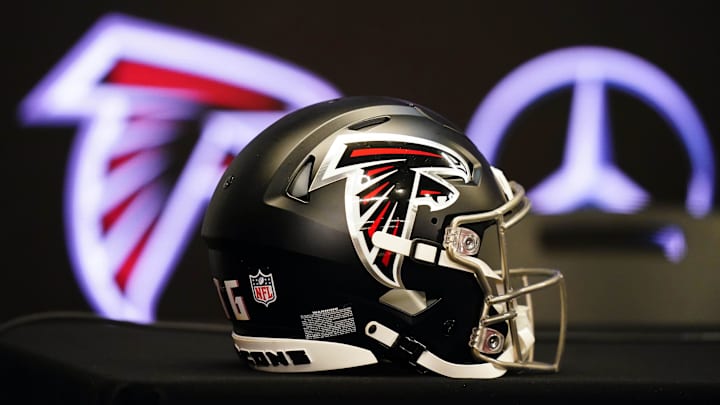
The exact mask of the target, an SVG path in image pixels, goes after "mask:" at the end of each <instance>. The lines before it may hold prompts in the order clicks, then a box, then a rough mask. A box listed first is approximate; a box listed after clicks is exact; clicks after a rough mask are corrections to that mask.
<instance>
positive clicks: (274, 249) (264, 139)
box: [202, 97, 565, 378]
mask: <svg viewBox="0 0 720 405" xmlns="http://www.w3.org/2000/svg"><path fill="white" fill-rule="evenodd" d="M229 177H232V178H233V181H232V182H226V181H224V180H225V179H226V178H229ZM529 208H530V203H529V201H528V199H527V198H526V197H525V194H524V190H523V188H522V187H521V186H520V185H518V184H517V183H514V182H511V181H508V180H507V179H506V178H505V176H504V174H503V173H502V172H501V171H500V170H499V169H497V168H495V167H492V166H491V165H490V164H489V163H488V162H487V160H486V159H485V158H484V156H483V155H482V154H481V153H480V152H479V151H478V150H477V149H476V148H475V146H474V145H473V144H472V142H470V140H469V139H468V138H467V137H465V136H464V135H463V134H461V133H459V132H458V131H457V130H455V129H454V128H453V127H452V124H450V123H449V122H447V121H446V120H445V119H444V118H442V117H441V116H440V115H439V114H436V113H434V112H429V111H428V110H426V109H423V108H421V107H418V106H415V105H413V104H412V103H408V102H406V101H403V100H398V99H391V98H384V97H347V98H342V99H338V100H331V101H328V102H325V103H319V104H316V105H313V106H309V107H306V108H304V109H301V110H299V111H296V112H295V113H291V114H289V115H288V116H286V117H284V118H282V119H280V120H279V121H278V122H277V123H276V124H274V125H271V126H270V127H268V128H267V129H266V130H265V131H263V132H262V133H261V134H259V135H258V136H257V137H256V138H255V139H254V140H253V141H252V142H251V143H250V144H249V145H248V146H247V147H246V148H245V149H244V150H243V151H241V152H240V153H239V154H238V155H237V156H236V157H235V159H234V160H233V162H232V163H231V164H230V166H229V167H228V168H227V170H226V173H225V175H224V176H223V178H222V179H221V181H220V183H219V184H218V186H217V188H216V190H215V193H214V194H213V196H212V199H211V201H210V204H209V206H208V209H207V211H206V214H205V218H204V221H203V227H202V236H203V238H204V239H205V240H206V242H207V246H208V248H209V256H210V268H211V274H212V277H213V280H214V283H215V286H216V288H217V290H218V293H219V297H220V300H221V304H222V307H223V309H224V311H225V314H226V315H227V317H228V319H229V320H230V321H232V323H233V329H234V331H233V340H234V343H235V348H236V350H237V351H238V352H239V353H240V354H241V357H242V358H244V359H245V360H246V361H247V363H248V364H249V365H250V366H251V367H253V368H256V369H259V370H264V371H271V372H307V371H321V370H337V369H344V368H349V367H358V366H364V365H371V364H377V363H382V362H385V361H387V360H390V361H393V362H400V363H407V364H409V365H411V366H413V367H416V368H419V369H422V370H430V371H433V372H435V373H438V374H441V375H446V376H449V377H458V378H494V377H498V376H500V375H502V374H504V373H505V372H506V371H507V370H514V369H529V370H536V371H556V370H557V369H558V367H559V362H560V358H561V355H562V350H563V344H564V330H565V302H564V296H565V293H564V283H563V281H562V275H561V274H560V273H559V272H557V271H554V270H547V269H511V268H510V266H509V263H508V252H507V251H506V248H505V232H506V230H508V229H509V228H510V227H512V226H513V225H515V224H516V223H517V222H519V221H520V220H521V218H522V217H523V216H524V215H526V214H527V213H528V211H529ZM538 278H540V281H537V282H536V281H534V280H535V279H538ZM550 287H558V289H559V290H560V294H559V296H560V302H559V305H560V307H561V310H560V321H559V324H560V334H559V342H558V347H557V350H556V355H555V357H554V359H553V360H552V361H551V362H546V363H542V362H537V361H535V359H534V342H535V331H534V324H533V316H532V300H531V299H530V295H531V294H532V293H535V292H537V291H540V290H545V289H549V288H550Z"/></svg>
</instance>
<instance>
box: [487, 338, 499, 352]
mask: <svg viewBox="0 0 720 405" xmlns="http://www.w3.org/2000/svg"><path fill="white" fill-rule="evenodd" d="M487 345H488V347H489V348H490V349H492V350H497V348H498V346H500V338H499V337H498V336H497V335H490V336H489V337H488V340H487Z"/></svg>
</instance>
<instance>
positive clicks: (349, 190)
mask: <svg viewBox="0 0 720 405" xmlns="http://www.w3.org/2000/svg"><path fill="white" fill-rule="evenodd" d="M451 177H455V178H460V179H462V180H463V181H465V182H469V181H470V180H471V173H470V166H469V164H468V163H467V162H466V161H465V160H464V159H463V158H462V157H460V155H458V154H457V152H455V151H453V150H452V149H450V148H448V147H446V146H444V145H441V144H439V143H435V142H432V141H429V140H426V139H421V138H417V137H412V136H405V135H397V134H371V135H368V134H362V135H360V136H358V135H356V134H348V135H340V136H338V137H337V138H336V140H335V142H334V144H333V145H332V147H331V148H330V150H329V152H328V154H327V156H326V157H325V160H324V161H323V163H322V164H321V165H320V169H319V170H318V173H317V175H316V177H315V178H314V180H313V183H312V184H311V186H310V192H312V191H313V190H317V189H318V188H321V187H324V186H326V185H328V184H330V183H334V182H336V181H338V180H341V179H346V183H345V214H346V217H347V223H348V230H349V232H350V235H351V236H352V241H353V245H354V246H355V251H356V252H357V254H358V256H359V257H360V259H361V261H362V262H363V264H364V265H365V268H366V269H367V270H368V271H369V272H370V274H372V275H373V277H375V279H377V280H378V281H379V282H381V283H383V284H384V285H386V286H388V287H391V288H398V287H402V286H401V283H400V277H399V272H400V268H401V265H402V260H403V257H402V256H401V255H398V254H396V253H394V252H390V251H386V250H382V249H380V248H378V247H376V246H374V245H373V243H372V236H373V234H374V233H375V232H376V231H382V232H386V233H389V234H392V235H395V236H400V237H402V238H404V239H409V238H410V235H411V232H412V228H413V224H414V222H415V211H416V209H417V207H418V206H421V205H426V206H429V207H430V210H432V211H435V210H441V209H444V208H447V207H449V206H451V205H452V204H453V203H455V201H456V200H457V199H458V196H459V195H458V191H457V189H456V188H455V187H454V186H453V185H452V184H451V183H450V182H449V181H448V180H447V179H448V178H451Z"/></svg>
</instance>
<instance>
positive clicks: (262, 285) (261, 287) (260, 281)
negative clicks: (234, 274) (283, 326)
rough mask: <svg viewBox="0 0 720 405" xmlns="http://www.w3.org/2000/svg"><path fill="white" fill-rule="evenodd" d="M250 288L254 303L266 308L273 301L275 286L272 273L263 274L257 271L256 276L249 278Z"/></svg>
mask: <svg viewBox="0 0 720 405" xmlns="http://www.w3.org/2000/svg"><path fill="white" fill-rule="evenodd" d="M250 286H251V287H252V292H253V298H255V301H257V302H259V303H261V304H265V306H266V307H267V306H269V305H270V303H271V302H274V301H275V298H276V296H275V284H273V276H272V273H270V274H263V272H262V271H260V270H258V272H257V274H256V275H254V276H250Z"/></svg>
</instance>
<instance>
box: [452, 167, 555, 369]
mask: <svg viewBox="0 0 720 405" xmlns="http://www.w3.org/2000/svg"><path fill="white" fill-rule="evenodd" d="M495 174H496V178H498V180H499V181H500V183H501V186H503V189H504V190H505V193H506V195H507V196H508V197H509V200H508V201H507V202H506V203H505V204H503V205H502V206H500V207H498V208H497V209H495V210H493V211H488V212H483V213H479V214H470V215H460V216H457V217H455V218H453V220H452V221H451V223H450V224H449V226H448V227H447V228H446V229H445V240H444V243H443V247H444V249H445V250H446V252H447V256H448V259H450V261H452V262H454V263H456V264H457V265H458V267H464V268H466V269H471V270H472V271H473V272H474V273H475V276H476V278H477V280H478V282H479V283H480V285H481V287H482V288H483V290H484V291H485V292H486V296H485V301H484V303H483V308H482V311H481V315H480V319H479V321H478V326H477V327H476V328H474V329H473V333H472V335H471V336H470V342H469V345H470V347H471V348H472V352H473V356H474V357H475V358H477V359H478V360H481V361H485V362H488V363H492V364H494V365H496V366H499V367H502V368H506V369H526V370H535V371H557V370H558V369H559V365H560V359H561V357H562V353H563V350H564V345H565V330H566V322H567V321H566V313H567V309H566V302H565V301H566V292H565V282H564V279H563V276H562V274H561V273H560V272H559V271H557V270H550V269H541V268H528V269H526V268H523V269H510V268H509V265H508V260H507V248H506V238H505V232H506V231H507V229H509V228H510V227H512V226H513V225H515V224H516V223H517V222H518V221H519V220H520V219H522V218H523V217H524V216H525V215H526V214H527V213H528V212H529V210H530V201H529V200H528V199H527V197H526V196H525V190H524V189H523V187H522V186H521V185H519V184H517V183H515V182H508V181H507V180H505V177H504V175H503V174H502V173H501V172H499V171H497V172H496V173H495ZM488 221H492V222H494V223H495V224H496V229H497V238H498V246H499V249H500V252H499V253H500V269H499V270H490V271H489V266H488V265H487V264H485V263H484V262H483V261H482V260H479V259H478V258H477V257H475V255H477V253H478V246H479V244H480V238H479V237H478V236H477V234H475V232H473V231H472V230H470V229H468V228H465V227H463V225H467V224H473V223H487V222H488ZM538 276H539V277H542V278H543V280H542V281H540V282H537V283H533V284H530V282H529V277H538ZM515 284H518V285H517V286H516V285H515ZM551 286H556V287H558V290H559V294H560V320H559V321H560V324H559V334H558V344H557V347H556V350H555V356H554V357H555V359H554V361H553V362H552V363H546V362H539V361H535V360H534V358H533V357H534V350H533V349H534V339H535V337H534V322H533V310H532V301H531V296H530V294H531V293H534V292H536V291H538V290H542V289H545V288H548V287H551ZM520 297H522V298H523V299H524V305H521V304H520V303H519V302H518V298H520ZM492 309H494V311H492ZM502 322H507V324H508V326H509V339H507V340H506V339H505V337H504V335H503V334H502V333H500V332H498V331H497V330H496V329H495V328H493V326H494V325H497V324H499V323H502ZM500 353H502V355H500V356H497V354H500Z"/></svg>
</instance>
